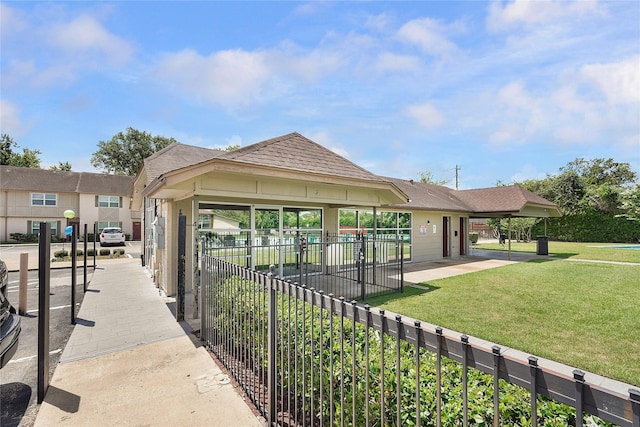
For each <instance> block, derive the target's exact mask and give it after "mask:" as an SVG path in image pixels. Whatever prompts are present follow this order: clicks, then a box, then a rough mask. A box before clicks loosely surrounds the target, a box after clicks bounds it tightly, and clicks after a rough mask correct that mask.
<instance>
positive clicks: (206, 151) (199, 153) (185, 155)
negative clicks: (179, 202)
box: [144, 142, 227, 184]
mask: <svg viewBox="0 0 640 427" xmlns="http://www.w3.org/2000/svg"><path fill="white" fill-rule="evenodd" d="M225 153H227V152H226V151H222V150H214V149H211V148H204V147H196V146H194V145H186V144H181V143H179V142H174V143H172V144H170V145H168V146H166V147H165V148H163V149H162V150H160V151H157V152H155V153H153V154H152V155H151V156H149V157H147V158H146V159H144V169H145V172H146V174H147V179H146V182H145V184H148V183H150V182H151V181H153V180H154V179H156V178H157V177H159V176H161V175H164V174H166V173H169V172H173V171H176V170H179V169H182V168H185V167H187V166H193V165H196V164H198V163H202V162H206V161H208V160H211V159H214V158H216V157H220V156H222V155H223V154H225Z"/></svg>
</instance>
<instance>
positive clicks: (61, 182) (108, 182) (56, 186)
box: [0, 166, 134, 196]
mask: <svg viewBox="0 0 640 427" xmlns="http://www.w3.org/2000/svg"><path fill="white" fill-rule="evenodd" d="M133 179H134V178H133V177H131V176H121V175H109V174H99V173H91V172H69V171H55V170H50V169H32V168H20V167H15V166H0V187H2V189H3V190H22V191H49V192H59V193H88V194H104V195H118V196H128V195H130V194H131V190H132V186H133Z"/></svg>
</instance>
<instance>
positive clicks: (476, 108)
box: [0, 0, 640, 189]
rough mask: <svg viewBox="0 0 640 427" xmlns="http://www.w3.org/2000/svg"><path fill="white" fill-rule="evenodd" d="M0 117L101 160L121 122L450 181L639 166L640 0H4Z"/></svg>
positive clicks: (208, 141) (31, 142) (210, 143)
mask: <svg viewBox="0 0 640 427" xmlns="http://www.w3.org/2000/svg"><path fill="white" fill-rule="evenodd" d="M0 18H1V21H0V26H1V39H0V56H1V63H0V65H1V69H0V73H1V74H0V78H1V81H0V83H1V87H0V90H1V91H0V127H1V132H2V133H3V134H8V135H9V136H10V137H12V138H13V140H14V141H15V142H16V143H17V144H18V146H19V147H20V148H29V149H37V150H40V151H41V153H42V154H41V155H40V158H41V160H42V166H43V167H45V168H48V167H50V166H52V165H57V164H58V163H59V162H69V163H71V165H72V170H74V171H88V172H98V171H99V170H97V169H95V168H94V167H93V166H92V165H91V163H90V158H91V155H92V154H93V153H94V152H95V151H96V150H97V148H98V143H99V141H108V140H110V139H111V138H112V137H113V136H114V135H115V134H117V133H118V132H124V131H125V130H126V129H127V128H128V127H132V128H135V129H138V130H141V131H146V132H148V133H150V134H152V135H161V136H165V137H173V138H175V139H176V140H178V141H179V142H182V143H184V144H189V145H196V146H202V147H209V148H225V147H227V146H229V145H240V146H247V145H250V144H253V143H256V142H259V141H263V140H265V139H269V138H273V137H277V136H281V135H284V134H288V133H291V132H299V133H301V134H302V135H304V136H306V137H307V138H309V139H311V140H313V141H315V142H317V143H319V144H321V145H323V146H325V147H327V148H329V149H331V150H333V151H334V152H336V153H338V154H340V155H342V156H344V157H346V158H348V159H349V160H351V161H352V162H354V163H356V164H358V165H360V166H362V167H364V168H366V169H367V170H369V171H371V172H373V173H375V174H378V175H382V176H391V177H396V178H404V179H414V180H418V179H419V178H420V176H421V174H422V173H428V174H430V175H431V177H432V178H433V179H435V180H438V181H446V182H447V184H446V185H448V186H450V187H452V188H455V186H456V170H457V171H458V172H457V173H458V181H457V182H458V187H459V188H460V189H469V188H484V187H492V186H495V185H496V184H498V183H501V184H511V183H514V182H522V181H524V180H528V179H542V178H545V177H546V176H547V175H549V174H558V173H559V171H560V168H562V167H563V166H566V165H567V164H568V163H569V162H572V161H574V160H576V159H577V158H584V159H587V160H591V159H596V158H604V159H608V158H612V159H613V160H615V161H617V162H626V163H629V164H630V165H631V167H632V169H633V170H634V171H635V172H636V173H638V174H640V2H639V1H637V0H630V1H626V0H617V1H589V0H582V1H576V2H571V1H520V0H517V1H515V2H512V1H509V2H504V1H492V2H483V1H448V2H439V1H410V2H403V1H393V2H383V1H370V2H367V1H335V2H332V1H312V2H294V1H278V2H276V1H257V2H249V1H235V2H218V1H193V2H182V1H181V2H172V1H136V2H134V1H116V2H82V1H74V2H37V1H19V2H18V1H1V2H0Z"/></svg>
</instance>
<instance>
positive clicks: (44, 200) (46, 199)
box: [31, 193, 58, 207]
mask: <svg viewBox="0 0 640 427" xmlns="http://www.w3.org/2000/svg"><path fill="white" fill-rule="evenodd" d="M36 202H37V203H36ZM31 206H43V207H56V206H58V195H57V194H56V193H31Z"/></svg>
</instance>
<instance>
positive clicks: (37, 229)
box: [29, 221, 58, 236]
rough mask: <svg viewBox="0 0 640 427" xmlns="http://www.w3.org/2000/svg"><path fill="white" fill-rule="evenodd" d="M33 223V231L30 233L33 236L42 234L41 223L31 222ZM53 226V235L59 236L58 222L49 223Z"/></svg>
mask: <svg viewBox="0 0 640 427" xmlns="http://www.w3.org/2000/svg"><path fill="white" fill-rule="evenodd" d="M29 222H30V223H31V230H30V231H29V232H30V233H31V234H40V221H29ZM48 222H49V224H51V235H52V236H57V235H58V222H57V221H48Z"/></svg>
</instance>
